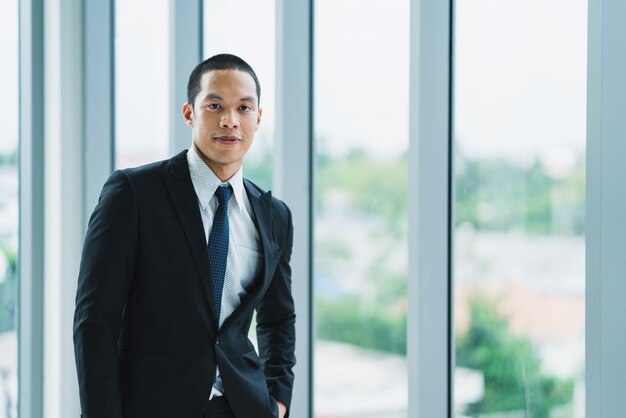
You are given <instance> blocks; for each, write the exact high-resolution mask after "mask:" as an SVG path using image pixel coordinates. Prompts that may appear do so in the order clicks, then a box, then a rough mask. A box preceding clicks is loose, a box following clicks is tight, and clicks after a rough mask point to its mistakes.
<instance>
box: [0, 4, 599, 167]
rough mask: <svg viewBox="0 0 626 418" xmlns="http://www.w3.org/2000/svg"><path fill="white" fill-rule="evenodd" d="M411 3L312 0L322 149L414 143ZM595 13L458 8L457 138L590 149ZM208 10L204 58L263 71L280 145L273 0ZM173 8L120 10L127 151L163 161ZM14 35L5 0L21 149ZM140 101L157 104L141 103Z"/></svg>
mask: <svg viewBox="0 0 626 418" xmlns="http://www.w3.org/2000/svg"><path fill="white" fill-rule="evenodd" d="M409 4H410V2H409V0H394V1H386V2H381V1H378V0H341V1H331V0H318V1H316V3H315V5H316V6H315V33H316V36H315V42H314V45H315V58H314V63H315V73H314V74H315V79H314V97H315V105H314V115H315V123H314V128H315V134H316V138H317V139H318V142H317V148H318V149H319V150H320V151H324V152H328V153H330V154H332V155H341V154H343V153H345V152H346V151H348V150H350V149H353V148H364V149H366V150H367V151H368V152H370V153H372V154H374V155H377V156H380V157H383V158H384V157H395V156H397V155H398V154H400V153H402V152H405V151H406V149H407V148H408V129H409V121H408V115H409V112H408V109H409V103H408V86H409V77H410V74H409V66H408V63H409V7H410V6H409ZM148 5H149V7H148ZM586 8H587V2H586V1H585V0H549V1H545V0H525V1H523V2H520V1H517V0H498V1H495V0H458V1H457V2H456V16H455V19H456V24H455V56H454V57H455V68H454V71H455V78H454V118H455V119H454V135H455V140H456V141H457V146H458V148H459V149H460V150H462V152H463V153H465V154H469V155H473V156H499V155H504V156H509V157H511V158H520V157H524V156H533V155H537V154H541V155H543V156H548V157H550V158H551V159H553V160H555V161H556V160H559V159H560V160H564V159H565V160H567V159H572V158H573V156H574V155H577V154H579V153H581V152H583V151H584V138H585V129H586V127H585V100H586V97H585V88H586V19H587V10H586ZM240 10H247V11H248V13H246V14H241V13H239V11H240ZM563 10H567V11H568V12H567V13H563ZM204 11H205V17H204V18H205V21H204V25H205V37H204V45H205V56H208V55H211V54H213V53H216V52H225V51H227V52H233V53H237V54H240V55H241V56H242V57H244V58H245V59H247V60H248V61H249V62H250V63H251V65H252V66H253V67H254V68H256V70H257V72H258V75H259V78H260V80H261V83H262V87H263V103H262V106H263V108H264V117H263V122H262V126H261V129H260V131H259V136H258V139H259V138H261V142H264V144H262V145H261V146H260V147H259V148H262V149H263V150H267V149H270V148H271V142H272V138H273V131H274V128H273V127H274V114H275V108H274V103H275V95H274V89H275V85H276V84H275V58H276V47H275V43H276V39H275V21H276V20H275V0H263V1H259V0H256V1H254V0H239V1H236V2H234V1H232V2H213V1H208V0H207V1H206V4H205V8H204ZM168 13H169V8H168V2H167V1H166V0H127V1H124V2H118V4H117V7H116V16H117V19H118V22H117V24H118V29H117V30H118V34H117V43H116V45H117V47H116V59H117V67H116V77H117V81H118V86H117V90H116V95H117V97H116V99H117V111H116V118H117V123H118V127H117V131H116V132H117V136H118V149H120V151H121V150H127V151H128V152H131V153H132V152H135V153H137V152H142V153H145V151H146V150H147V149H151V150H153V153H154V154H155V155H156V154H158V155H159V156H160V155H162V156H163V157H165V156H167V153H168V149H167V135H168V116H169V112H170V111H171V110H170V108H169V106H168V102H169V97H168V91H167V88H166V85H167V80H168V75H169V73H168V72H169V69H168V66H167V56H168V53H169V49H168V48H169V45H168V35H167V31H168ZM140 17H141V19H142V25H141V26H137V25H136V24H134V23H135V22H136V20H137V19H138V18H140ZM139 27H141V30H137V28H139ZM17 29H18V28H17V0H0V56H2V57H3V65H2V66H0V92H1V95H0V127H1V130H2V136H1V139H0V152H7V151H10V150H11V149H15V147H16V145H17V132H18V131H17V111H18V106H17V103H18V92H17V86H18V79H17V77H18V72H17V71H18V68H17ZM145 68H150V69H151V71H145V70H144V69H145ZM138 99H139V102H140V103H144V104H145V105H147V104H149V106H145V105H144V106H139V107H138ZM181 105H182V103H181Z"/></svg>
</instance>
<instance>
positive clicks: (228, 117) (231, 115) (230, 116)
mask: <svg viewBox="0 0 626 418" xmlns="http://www.w3.org/2000/svg"><path fill="white" fill-rule="evenodd" d="M220 126H221V127H222V128H228V129H233V128H236V127H238V126H239V119H238V117H237V112H235V111H226V112H224V113H223V114H222V120H221V121H220Z"/></svg>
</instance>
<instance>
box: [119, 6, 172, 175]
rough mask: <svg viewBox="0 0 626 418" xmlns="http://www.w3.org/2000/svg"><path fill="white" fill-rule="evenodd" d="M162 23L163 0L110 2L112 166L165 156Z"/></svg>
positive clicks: (165, 37) (165, 23) (165, 17)
mask: <svg viewBox="0 0 626 418" xmlns="http://www.w3.org/2000/svg"><path fill="white" fill-rule="evenodd" d="M138 22H141V25H140V26H138V25H137V23H138ZM168 28H169V2H168V1H167V0H126V1H117V2H116V3H115V166H116V168H125V167H133V166H138V165H141V164H146V163H150V162H153V161H157V160H162V159H165V158H167V157H168V156H169V123H168V120H169V109H170V107H169V105H168V100H169V99H168V95H169V91H168V85H169V78H168V77H169V32H168ZM181 108H182V103H181ZM181 117H182V116H181Z"/></svg>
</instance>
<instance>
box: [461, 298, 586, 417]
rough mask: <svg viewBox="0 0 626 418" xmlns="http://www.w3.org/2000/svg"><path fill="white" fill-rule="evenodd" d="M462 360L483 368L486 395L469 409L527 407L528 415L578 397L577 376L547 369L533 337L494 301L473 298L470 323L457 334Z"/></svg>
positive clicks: (546, 413) (541, 413) (543, 412)
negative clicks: (516, 329)
mask: <svg viewBox="0 0 626 418" xmlns="http://www.w3.org/2000/svg"><path fill="white" fill-rule="evenodd" d="M456 360H457V365H459V366H461V367H467V368H470V369H475V370H479V371H481V372H482V373H483V376H484V381H485V392H484V396H483V398H482V399H481V400H480V401H478V402H476V403H473V404H470V405H469V406H468V408H467V411H466V413H468V414H485V413H490V412H506V411H520V410H522V411H526V416H529V417H533V418H549V417H550V411H551V410H552V409H553V408H554V407H555V406H558V405H563V404H566V403H569V402H571V401H572V396H573V389H574V382H573V380H571V379H558V378H556V377H553V376H550V375H547V374H544V373H543V372H542V370H541V362H540V360H539V358H538V356H537V354H536V353H535V351H534V350H533V347H532V345H531V344H530V342H529V341H528V340H526V339H524V338H521V337H518V336H515V335H513V334H512V333H511V332H510V330H509V326H508V321H507V320H506V319H505V318H503V317H502V316H500V315H498V313H497V311H496V305H495V303H494V302H493V301H491V300H489V299H487V298H484V297H481V296H476V297H474V298H472V299H470V325H469V329H468V330H467V332H466V333H465V334H464V335H461V336H460V337H458V338H457V346H456Z"/></svg>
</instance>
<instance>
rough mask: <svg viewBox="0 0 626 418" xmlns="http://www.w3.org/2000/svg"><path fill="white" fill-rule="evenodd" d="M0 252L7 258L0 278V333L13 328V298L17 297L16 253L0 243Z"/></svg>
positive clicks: (14, 304)
mask: <svg viewBox="0 0 626 418" xmlns="http://www.w3.org/2000/svg"><path fill="white" fill-rule="evenodd" d="M0 252H2V254H3V255H4V257H5V258H6V260H7V270H6V272H0V274H2V275H4V278H3V280H0V333H2V332H5V331H11V330H14V329H15V307H16V303H15V299H16V297H17V277H16V276H17V254H15V252H14V251H12V250H11V249H9V248H7V247H6V246H4V245H2V244H1V243H0Z"/></svg>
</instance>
